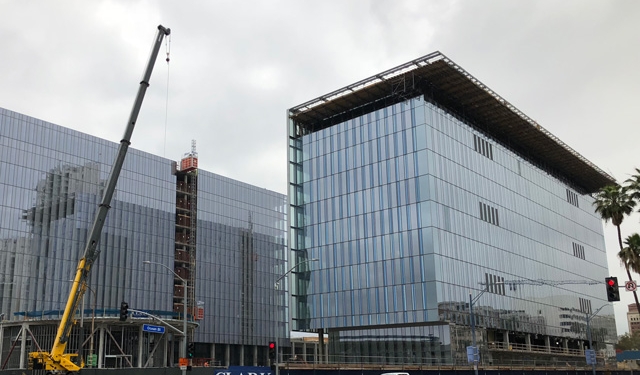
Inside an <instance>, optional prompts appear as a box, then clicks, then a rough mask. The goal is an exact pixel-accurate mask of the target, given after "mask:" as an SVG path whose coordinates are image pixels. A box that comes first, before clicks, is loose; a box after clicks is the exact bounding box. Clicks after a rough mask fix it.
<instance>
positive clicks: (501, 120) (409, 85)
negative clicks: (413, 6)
mask: <svg viewBox="0 0 640 375" xmlns="http://www.w3.org/2000/svg"><path fill="white" fill-rule="evenodd" d="M419 95H424V97H425V100H428V101H432V102H434V103H436V104H437V105H439V106H442V107H444V108H446V109H447V110H448V111H449V112H451V113H452V114H454V115H456V116H458V117H460V118H461V119H463V120H464V122H465V123H468V124H469V125H471V126H473V127H475V128H477V129H478V130H479V131H481V132H483V133H485V134H487V135H489V136H490V137H492V138H493V139H495V140H496V141H498V142H500V143H501V144H502V145H504V146H505V147H507V148H509V149H511V150H512V151H514V152H516V153H517V154H519V155H521V156H522V157H523V158H524V159H526V160H529V161H531V162H532V163H534V164H536V165H537V166H539V167H540V168H542V169H543V170H546V171H548V172H549V173H551V174H553V175H555V176H556V177H559V178H562V179H564V180H565V181H566V182H568V183H569V184H571V185H572V186H573V187H574V188H575V189H576V190H578V191H580V192H581V193H593V192H596V191H597V190H598V189H600V188H601V187H603V186H606V185H611V184H615V183H616V181H615V179H614V178H613V177H612V176H610V175H609V174H607V173H605V172H604V171H602V170H601V169H600V168H598V167H597V166H596V165H594V164H592V163H591V162H590V161H588V160H587V159H586V158H584V157H583V156H582V155H580V154H579V153H577V152H576V151H575V150H573V149H572V148H571V147H569V146H567V145H566V144H565V143H563V142H562V141H561V140H560V139H558V138H557V137H555V136H554V135H553V134H551V133H550V132H549V131H547V130H546V129H545V128H543V127H542V126H540V125H539V124H538V123H536V122H535V121H533V120H532V119H530V118H529V117H527V116H526V115H525V114H524V113H522V112H521V111H519V110H518V109H517V108H515V107H514V106H513V105H511V104H510V103H509V102H507V101H506V100H504V99H503V98H501V97H500V96H499V95H497V94H496V93H495V92H493V91H492V90H491V89H489V88H488V87H486V86H485V85H484V84H482V83H481V82H480V81H478V80H477V79H476V78H474V77H473V76H471V75H470V74H469V73H467V72H466V71H465V70H463V69H462V68H460V67H459V66H458V65H456V64H455V63H453V62H452V61H451V60H449V59H448V58H447V57H446V56H444V55H442V54H441V53H439V52H435V53H432V54H429V55H427V56H424V57H421V58H419V59H416V60H413V61H410V62H408V63H406V64H403V65H400V66H398V67H396V68H393V69H390V70H387V71H385V72H383V73H380V74H377V75H375V76H372V77H370V78H367V79H364V80H362V81H359V82H356V83H354V84H352V85H349V86H346V87H344V88H342V89H340V90H336V91H334V92H331V93H329V94H327V95H323V96H321V97H319V98H316V99H314V100H311V101H308V102H306V103H303V104H301V105H299V106H296V107H294V108H291V109H290V110H289V117H290V118H291V119H292V120H293V121H295V123H296V125H297V126H298V127H300V128H301V129H302V134H305V133H310V132H315V131H318V130H321V129H323V128H326V127H329V126H332V125H335V124H337V123H340V122H342V121H346V120H348V119H351V118H355V117H357V116H360V115H362V114H363V113H367V112H371V111H374V110H376V109H380V108H383V107H385V106H388V105H391V104H395V103H398V102H400V101H404V100H407V99H409V98H412V97H416V96H419Z"/></svg>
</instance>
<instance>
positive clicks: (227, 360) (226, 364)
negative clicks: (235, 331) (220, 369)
mask: <svg viewBox="0 0 640 375" xmlns="http://www.w3.org/2000/svg"><path fill="white" fill-rule="evenodd" d="M229 363H231V346H230V345H229V344H225V345H224V367H229Z"/></svg>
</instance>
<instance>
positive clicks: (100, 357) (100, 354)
mask: <svg viewBox="0 0 640 375" xmlns="http://www.w3.org/2000/svg"><path fill="white" fill-rule="evenodd" d="M99 331H100V335H99V338H98V368H103V367H104V327H100V328H99Z"/></svg>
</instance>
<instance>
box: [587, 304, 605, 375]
mask: <svg viewBox="0 0 640 375" xmlns="http://www.w3.org/2000/svg"><path fill="white" fill-rule="evenodd" d="M605 306H607V305H602V306H600V308H599V309H598V310H596V311H595V312H594V313H593V314H591V315H589V313H588V312H585V313H584V315H585V318H586V320H587V339H588V340H589V349H591V350H593V353H594V358H593V359H594V361H593V362H591V371H592V372H593V375H596V361H595V359H596V358H597V357H596V356H595V349H594V348H593V342H592V341H591V327H590V326H589V321H590V320H591V318H593V317H594V316H596V315H597V314H598V313H599V312H600V310H602V308H603V307H605Z"/></svg>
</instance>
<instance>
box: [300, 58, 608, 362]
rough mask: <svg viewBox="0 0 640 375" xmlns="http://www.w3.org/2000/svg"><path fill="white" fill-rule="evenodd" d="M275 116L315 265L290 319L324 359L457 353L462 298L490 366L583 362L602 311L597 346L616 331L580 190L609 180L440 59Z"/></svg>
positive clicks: (600, 255) (460, 356)
mask: <svg viewBox="0 0 640 375" xmlns="http://www.w3.org/2000/svg"><path fill="white" fill-rule="evenodd" d="M288 113H289V115H288V134H289V139H288V140H289V204H290V216H289V220H290V223H289V224H290V225H289V226H290V238H289V246H290V249H291V251H292V258H318V259H319V260H320V261H319V262H318V264H317V265H316V267H314V269H313V270H309V271H308V272H304V273H301V274H300V275H299V276H300V277H299V280H298V281H297V282H294V284H295V286H296V287H297V288H299V289H300V290H298V291H297V293H295V296H294V301H293V302H292V305H293V306H295V308H294V309H292V314H293V316H292V318H293V322H294V329H300V330H318V331H320V332H328V334H329V344H328V345H329V347H328V351H329V353H328V354H329V357H330V358H333V360H334V361H339V362H354V361H358V362H360V361H364V362H375V363H419V364H443V363H466V362H467V355H466V347H467V346H470V345H471V343H472V332H471V330H470V317H471V314H470V309H469V307H470V301H471V300H472V299H474V298H475V299H476V301H474V302H473V310H474V313H475V314H474V315H475V323H476V326H477V329H476V333H477V340H478V346H479V348H480V351H481V358H482V361H483V362H484V363H487V364H488V363H495V364H498V363H501V362H504V363H506V362H508V361H511V360H513V359H514V358H522V352H526V353H527V354H526V357H527V358H531V359H532V360H533V359H536V360H537V361H538V362H537V363H539V364H541V363H545V361H547V362H551V361H558V360H560V361H563V362H562V363H563V364H564V363H565V362H564V361H570V360H572V359H573V360H576V361H582V362H583V363H584V348H585V346H587V345H588V341H587V333H586V323H587V320H586V317H587V316H588V314H592V313H593V312H595V311H596V310H597V309H599V308H600V307H601V306H604V307H603V308H602V310H600V312H599V313H598V315H597V316H594V317H593V318H592V319H591V321H590V324H591V329H592V335H593V340H594V342H595V345H596V348H597V349H599V350H604V349H606V347H607V345H608V344H610V343H613V342H614V341H615V339H616V329H615V321H614V315H613V307H612V306H611V304H610V303H607V299H606V296H605V293H604V291H605V287H604V285H602V282H603V280H604V278H605V277H606V276H607V275H608V271H607V259H606V252H605V245H604V237H603V229H602V222H601V219H600V218H599V217H598V216H597V215H596V214H595V213H594V211H593V207H592V198H591V196H590V193H593V192H595V191H596V190H597V189H598V188H600V187H602V186H605V185H607V184H612V183H614V182H615V181H614V179H613V178H612V177H611V176H609V175H607V174H606V173H604V172H603V171H601V170H600V169H599V168H598V167H596V166H595V165H593V164H592V163H590V162H589V161H588V160H586V159H585V158H584V157H582V156H581V155H579V154H578V153H577V152H575V151H574V150H572V149H571V148H570V147H568V146H567V145H565V144H564V143H563V142H562V141H560V140H559V139H557V138H556V137H555V136H553V135H552V134H551V133H549V132H548V131H546V130H545V129H544V128H542V127H541V126H540V125H539V124H537V123H535V122H534V121H533V120H531V119H530V118H528V117H527V116H526V115H524V114H523V113H521V112H520V111H518V110H517V109H516V108H514V107H513V106H512V105H511V104H509V103H508V102H507V101H506V100H504V99H503V98H501V97H499V96H498V95H496V94H495V93H494V92H493V91H491V90H490V89H489V88H487V87H486V86H484V85H483V84H482V83H480V82H479V81H478V80H477V79H476V78H474V77H472V76H471V75H469V74H468V73H467V72H465V71H464V70H463V69H462V68H460V67H459V66H457V65H456V64H455V63H453V62H452V61H451V60H449V59H448V58H447V57H446V56H444V55H442V54H440V53H433V54H430V55H427V56H424V57H422V58H419V59H416V60H414V61H411V62H409V63H407V64H403V65H401V66H399V67H396V68H393V69H391V70H388V71H385V72H382V73H380V74H377V75H375V76H374V77H371V78H368V79H365V80H362V81H359V82H356V83H354V84H352V85H349V86H347V87H345V88H343V89H340V90H336V91H334V92H332V93H329V94H327V95H323V96H322V97H320V98H318V99H314V100H311V101H309V102H306V103H304V104H301V105H299V106H296V107H294V108H291V109H290V110H289V112H288ZM598 283H599V284H598ZM514 350H516V351H517V352H518V353H517V355H514ZM601 354H603V353H602V352H599V355H601ZM558 358H560V359H558Z"/></svg>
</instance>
